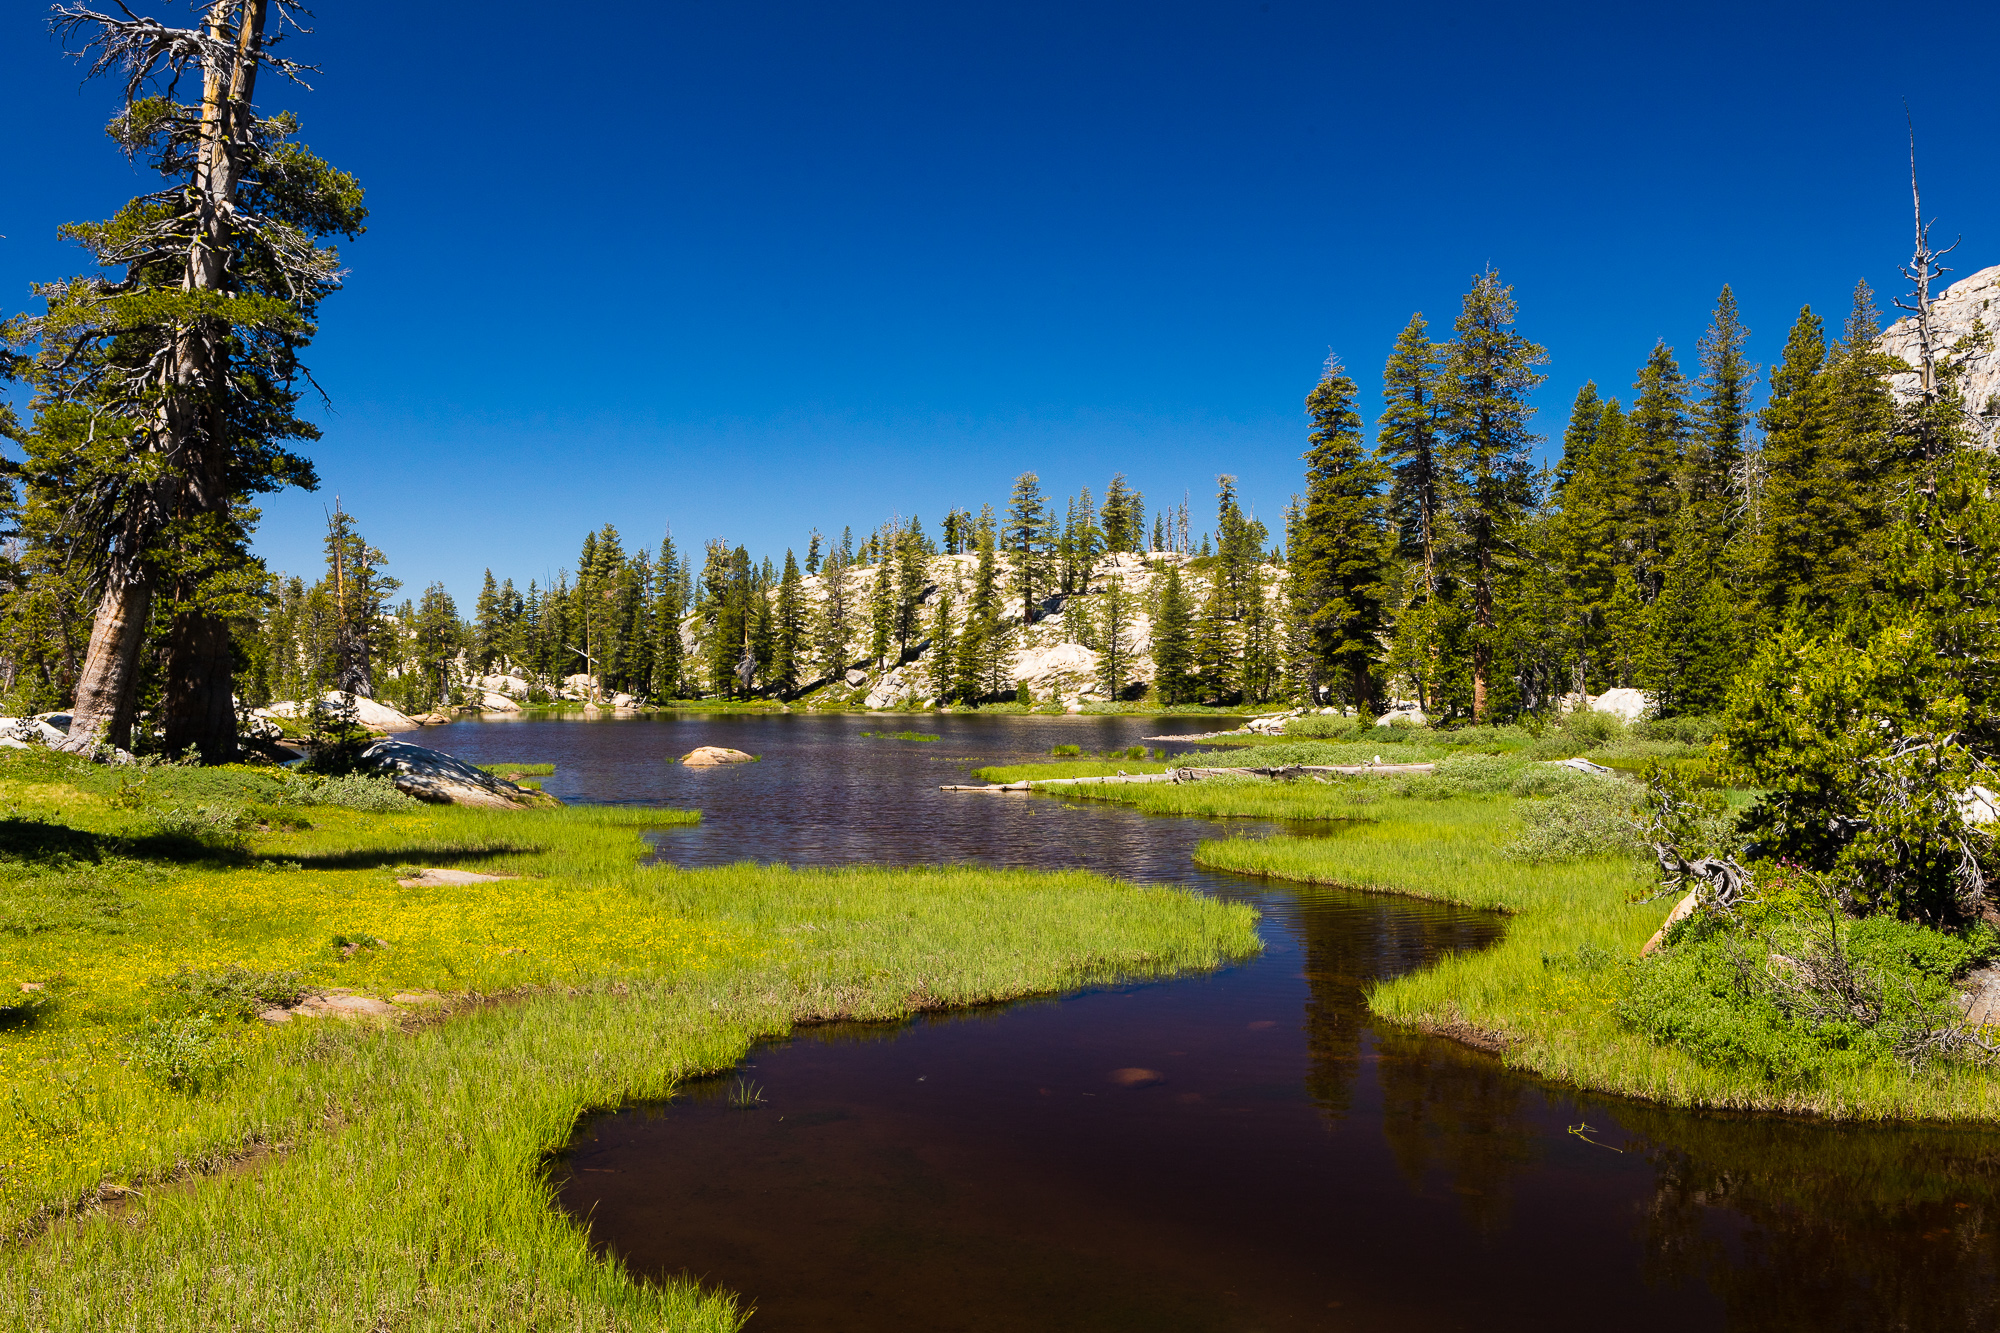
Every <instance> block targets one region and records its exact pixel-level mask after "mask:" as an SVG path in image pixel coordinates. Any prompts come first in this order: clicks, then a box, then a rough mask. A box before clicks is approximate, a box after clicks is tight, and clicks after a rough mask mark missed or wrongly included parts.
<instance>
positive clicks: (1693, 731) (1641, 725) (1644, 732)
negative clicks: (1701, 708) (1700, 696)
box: [1631, 717, 1722, 745]
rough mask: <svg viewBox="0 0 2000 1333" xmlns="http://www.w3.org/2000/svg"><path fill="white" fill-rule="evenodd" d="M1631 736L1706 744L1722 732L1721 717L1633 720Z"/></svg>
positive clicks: (1636, 738) (1688, 743)
mask: <svg viewBox="0 0 2000 1333" xmlns="http://www.w3.org/2000/svg"><path fill="white" fill-rule="evenodd" d="M1631 732H1632V736H1633V738H1634V739H1635V740H1642V741H1671V742H1673V743H1674V744H1676V745H1707V744H1708V743H1709V742H1710V741H1712V740H1714V739H1715V738H1716V737H1717V736H1719V735H1721V734H1722V719H1721V718H1716V717H1655V718H1648V719H1646V720H1645V721H1644V722H1634V723H1633V724H1632V726H1631Z"/></svg>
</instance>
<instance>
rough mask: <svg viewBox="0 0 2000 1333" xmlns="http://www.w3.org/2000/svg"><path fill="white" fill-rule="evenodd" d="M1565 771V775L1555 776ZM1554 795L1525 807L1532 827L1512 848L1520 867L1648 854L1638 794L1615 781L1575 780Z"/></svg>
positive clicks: (1508, 850) (1509, 850) (1509, 848)
mask: <svg viewBox="0 0 2000 1333" xmlns="http://www.w3.org/2000/svg"><path fill="white" fill-rule="evenodd" d="M1556 771H1562V770H1556ZM1575 776H1576V777H1577V778H1580V779H1582V781H1580V782H1565V783H1563V784H1562V785H1560V786H1557V787H1556V788H1555V789H1554V790H1553V791H1552V792H1551V793H1550V794H1549V795H1547V796H1545V797H1542V798H1540V799H1538V800H1532V801H1529V802H1527V803H1526V805H1525V806H1524V808H1523V810H1522V815H1523V817H1524V819H1525V821H1526V824H1527V827H1526V828H1524V829H1523V830H1522V831H1521V835H1520V836H1519V837H1517V838H1515V839H1514V841H1512V842H1511V843H1509V844H1507V847H1506V849H1505V850H1506V854H1507V855H1508V856H1510V857H1513V858H1514V859H1515V860H1518V861H1570V860H1575V859H1576V858H1577V857H1582V856H1632V855H1635V854H1637V853H1638V852H1640V851H1641V850H1642V849H1643V845H1642V844H1641V842H1640V840H1639V826H1638V821H1637V819H1636V817H1635V816H1636V814H1637V808H1638V804H1639V789H1638V788H1636V787H1634V786H1633V785H1631V784H1630V783H1627V782H1621V781H1619V780H1617V779H1616V778H1600V777H1593V776H1591V775H1590V774H1588V773H1578V774H1575Z"/></svg>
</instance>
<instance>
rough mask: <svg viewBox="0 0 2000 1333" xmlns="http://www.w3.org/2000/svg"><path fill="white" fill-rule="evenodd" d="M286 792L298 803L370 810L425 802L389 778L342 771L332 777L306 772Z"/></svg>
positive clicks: (377, 811)
mask: <svg viewBox="0 0 2000 1333" xmlns="http://www.w3.org/2000/svg"><path fill="white" fill-rule="evenodd" d="M287 794H288V796H289V797H290V799H291V801H292V803H293V804H296V805H332V806H338V807H340V808H341V809H343V810H362V811H367V812H369V813H371V814H390V813H393V812H395V811H398V810H415V809H418V808H420V807H421V806H422V805H423V802H422V801H419V800H417V799H416V798H415V797H414V796H405V795H404V794H403V793H402V792H401V791H400V790H398V789H397V787H396V784H395V783H394V782H393V781H391V780H390V779H388V778H378V777H372V776H370V775H369V774H366V773H342V774H339V775H336V776H332V777H323V776H318V775H314V774H305V775H302V776H300V777H297V778H294V779H293V780H292V784H291V789H290V791H289V792H288V793H287Z"/></svg>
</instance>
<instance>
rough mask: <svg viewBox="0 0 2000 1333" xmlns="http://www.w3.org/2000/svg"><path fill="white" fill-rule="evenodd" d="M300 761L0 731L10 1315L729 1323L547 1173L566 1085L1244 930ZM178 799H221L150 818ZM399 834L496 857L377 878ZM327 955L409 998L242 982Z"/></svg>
mask: <svg viewBox="0 0 2000 1333" xmlns="http://www.w3.org/2000/svg"><path fill="white" fill-rule="evenodd" d="M323 783H324V780H309V779H304V778H299V777H296V776H294V775H290V774H286V773H283V772H282V771H279V772H273V771H271V770H254V771H253V770H247V769H238V768H215V769H194V768H179V767H174V766H153V767H149V768H145V769H140V770H118V769H112V768H107V767H101V766H94V765H90V764H87V763H83V762H81V761H76V760H71V759H68V758H65V757H63V756H57V755H51V754H48V753H46V752H40V751H31V752H21V753H9V754H5V755H0V796H3V797H4V798H5V800H6V802H7V804H8V806H9V812H8V814H7V816H6V818H5V819H4V820H0V982H4V984H5V985H6V987H7V990H8V992H9V993H8V994H7V995H5V996H4V997H0V999H4V1000H5V1004H4V1007H0V1077H3V1078H4V1080H5V1082H6V1084H7V1087H8V1089H9V1103H8V1105H7V1107H6V1108H5V1109H4V1110H0V1163H4V1167H3V1168H0V1225H4V1227H5V1229H6V1231H7V1232H8V1233H11V1235H12V1236H13V1237H14V1243H13V1244H12V1245H10V1246H9V1247H8V1248H7V1249H5V1250H4V1251H0V1309H5V1310H8V1311H10V1312H11V1313H10V1316H9V1317H10V1320H11V1321H12V1322H17V1323H19V1324H22V1325H24V1326H28V1327H36V1328H98V1327H110V1326H113V1325H117V1324H120V1323H122V1322H124V1321H126V1320H128V1319H129V1317H130V1315H131V1312H132V1311H133V1310H135V1309H143V1310H146V1311H148V1312H149V1313H148V1322H149V1325H150V1326H154V1327H162V1328H175V1327H189V1328H195V1327H199V1328H214V1327H232V1326H233V1327H249V1326H257V1327H272V1326H314V1327H319V1326H327V1325H339V1326H349V1327H377V1326H383V1327H391V1326H392V1327H399V1328H463V1327H469V1326H479V1327H493V1326H505V1327H510V1328H511V1327H523V1328H542V1327H548V1328H563V1329H572V1328H613V1327H633V1326H643V1327H654V1326H659V1325H661V1324H663V1323H671V1324H672V1325H673V1326H675V1327H686V1328H718V1329H726V1328H733V1327H735V1326H736V1325H737V1324H738V1323H740V1321H741V1318H742V1312H741V1311H740V1310H738V1309H737V1308H736V1307H735V1305H734V1303H733V1300H732V1299H731V1298H729V1297H727V1296H725V1295H716V1294H706V1293H703V1292H701V1291H699V1290H697V1289H695V1288H694V1287H692V1286H690V1285H687V1284H685V1283H673V1284H668V1285H666V1286H653V1285H641V1284H638V1283H636V1282H633V1281H632V1280H630V1279H629V1278H628V1277H627V1276H626V1275H625V1274H624V1273H623V1272H622V1270H620V1268H619V1267H618V1266H617V1265H616V1263H615V1262H607V1261H605V1260H603V1259H602V1258H600V1257H598V1256H595V1255H593V1254H592V1253H591V1252H590V1250H589V1247H588V1245H587V1244H586V1240H585V1237H584V1234H583V1232H582V1231H581V1229H580V1228H578V1227H577V1226H576V1225H575V1224H574V1223H572V1222H570V1221H569V1220H567V1219H566V1218H564V1217H563V1216H562V1215H561V1214H560V1213H559V1212H558V1211H556V1210H555V1209H554V1208H553V1207H552V1206H551V1205H552V1197H551V1192H550V1191H551V1187H550V1185H549V1184H548V1182H547V1180H546V1178H545V1176H544V1174H543V1165H544V1163H545V1161H546V1159H547V1157H548V1155H549V1154H550V1153H552V1152H554V1151H556V1150H558V1149H560V1147H561V1146H562V1144H563V1143H564V1142H565V1141H566V1140H567V1137H568V1135H569V1133H570V1130H571V1127H572V1126H573V1125H574V1124H575V1122H576V1119H577V1117H578V1116H579V1115H581V1114H583V1113H584V1112H586V1111H588V1110H590V1109H593V1108H597V1107H608V1106H615V1105H618V1104H620V1103H621V1102H623V1101H625V1100H628V1099H632V1098H648V1097H661V1096H666V1095H668V1094H670V1093H671V1091H672V1089H673V1087H674V1085H675V1083H676V1082H677V1081H679V1080H681V1079H683V1078H686V1077H689V1076H691V1075H695V1074H699V1073H705V1072H708V1071H712V1070H715V1069H719V1068H724V1067H727V1066H728V1065H729V1064H731V1063H733V1062H734V1061H735V1060H737V1059H738V1058H739V1057H740V1056H741V1055H742V1053H743V1052H744V1050H745V1049H746V1048H747V1046H748V1044H749V1043H750V1042H752V1041H754V1040H756V1039H758V1038H759V1037H762V1036H766V1035H772V1034H779V1033H783V1032H784V1031H785V1030H787V1028H788V1027H789V1026H790V1025H791V1024H792V1023H795V1022H801V1021H813V1020H818V1019H827V1018H834V1017H855V1018H863V1019H893V1018H896V1017H899V1016H902V1015H905V1014H908V1013H910V1012H913V1011H915V1010H920V1009H924V1008H930V1007H935V1006H943V1005H960V1004H977V1003H984V1002H988V1001H994V1000H1000V999H1006V998H1009V997H1013V996H1018V995H1024V994H1031V993H1037V992H1045V991H1053V990H1059V989H1063V988H1067V987H1072V986H1075V985H1078V984H1085V983H1088V982H1091V981H1093V980H1100V979H1106V978H1109V977H1111V976H1114V975H1131V974H1138V975H1149V974H1153V973H1157V972H1166V971H1173V970H1180V969H1186V968H1198V967H1207V966H1213V965H1215V964H1217V963H1218V962H1221V961H1223V960H1225V959H1228V958H1232V957H1238V956H1243V955H1246V954H1248V953H1250V952H1253V951H1254V950H1255V949H1256V947H1257V944H1256V939H1255V932H1254V926H1253V914H1252V913H1250V912H1249V911H1248V910H1247V909H1243V908H1240V907H1231V906H1227V905H1224V904H1220V903H1214V902H1209V901H1206V900H1203V899H1200V898H1198V897H1195V896H1193V895H1190V894H1186V893H1183V892H1178V891H1173V890H1162V889H1141V888H1135V887H1133V886H1130V885H1126V884H1122V883H1119V882H1116V881H1112V880H1108V879H1105V878H1103V877H1100V876H1096V875H1091V874H1085V873H1077V872H1070V873H1060V874H1041V873H1030V872H1020V871H1004V872H1001V871H979V870H972V869H964V868H940V869H918V870H872V869H856V870H838V871H804V870H791V869H788V868H785V867H760V866H753V865H747V864H746V865H739V866H731V867H725V868H719V869H712V870H700V871H682V870H677V869H672V868H668V867H660V866H645V865H642V864H641V858H642V855H643V853H644V851H645V844H644V842H643V841H642V838H643V835H644V834H645V832H646V830H647V829H648V828H653V827H659V826H662V825H666V824H671V823H675V822H687V821H691V820H693V819H695V818H696V816H694V815H692V814H686V813H681V812H674V811H658V810H654V811H647V810H632V809H627V808H607V807H583V808H573V809H547V810H534V811H519V812H508V811H485V810H474V809H463V808H456V807H436V806H419V807H416V808H414V809H394V810H386V811H364V810H359V809H354V808H351V807H346V806H339V805H322V804H312V803H310V799H309V798H310V797H312V796H313V795H315V794H317V793H320V792H322V791H324V790H327V788H326V787H325V786H324V785H323ZM189 809H194V810H204V809H206V810H210V811H217V812H223V813H222V814H218V815H217V816H216V817H214V818H213V819H209V820H207V821H206V822H204V823H203V824H202V825H201V826H200V827H198V828H194V829H186V828H181V827H175V828H173V829H172V830H167V831H163V829H162V824H163V821H165V820H166V817H167V816H168V815H169V814H170V813H171V812H174V811H186V810H189ZM230 811H240V812H241V815H240V816H237V815H232V814H228V813H227V812H230ZM424 866H443V867H449V868H456V869H467V870H478V871H483V872H487V873H491V874H498V875H506V876H514V877H517V878H514V879H509V880H502V881H500V882H487V883H479V884H474V885H465V886H455V885H441V886H434V885H427V884H426V885H415V886H412V885H404V884H400V883H398V881H399V880H400V879H407V878H409V877H410V874H409V872H411V871H413V870H415V869H417V868H419V867H424ZM24 987H25V988H31V989H24ZM343 991H345V992H351V993H354V994H357V995H366V996H372V997H377V998H381V999H398V1000H400V1001H401V1003H400V1004H399V1005H398V1006H397V1012H396V1013H395V1014H394V1015H392V1016H390V1017H388V1018H385V1019H379V1020H362V1021H358V1022H345V1021H341V1020H337V1019H332V1018H310V1017H304V1016H300V1017H296V1018H294V1019H292V1020H291V1021H288V1022H284V1023H278V1024H274V1023H270V1022H265V1021H260V1020H259V1019H258V1018H257V1017H256V1015H257V1014H259V1013H260V1012H262V1011H264V1010H268V1009H272V1008H277V1007H281V1006H285V1005H288V1004H296V1003H297V1002H298V1001H299V1000H301V999H303V998H305V997H307V996H310V995H313V994H316V993H317V994H338V993H339V992H343ZM441 1018H442V1019H444V1020H445V1021H438V1020H439V1019H441ZM246 1157H256V1158H259V1160H258V1163H257V1168H256V1169H255V1170H253V1171H245V1172H226V1171H218V1170H217V1168H221V1167H223V1166H226V1165H227V1164H229V1163H231V1162H233V1161H236V1160H239V1159H244V1158H246ZM181 1178H187V1179H186V1181H185V1183H181V1184H170V1183H169V1182H172V1181H175V1180H177V1179H181ZM105 1205H110V1206H112V1207H113V1208H115V1212H114V1211H110V1210H107V1207H106V1206H105ZM29 1238H33V1239H32V1240H30V1239H29ZM80 1272H88V1273H90V1274H91V1280H90V1281H88V1282H79V1281H76V1280H75V1275H76V1274H77V1273H80Z"/></svg>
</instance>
